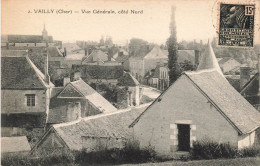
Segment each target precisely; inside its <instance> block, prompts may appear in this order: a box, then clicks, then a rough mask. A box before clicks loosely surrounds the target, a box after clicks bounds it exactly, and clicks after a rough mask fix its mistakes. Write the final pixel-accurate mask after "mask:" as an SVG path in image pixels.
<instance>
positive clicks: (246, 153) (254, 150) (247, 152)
mask: <svg viewBox="0 0 260 166" xmlns="http://www.w3.org/2000/svg"><path fill="white" fill-rule="evenodd" d="M259 155H260V149H259V147H257V146H252V147H246V148H243V149H240V150H239V151H238V156H239V157H255V156H259Z"/></svg>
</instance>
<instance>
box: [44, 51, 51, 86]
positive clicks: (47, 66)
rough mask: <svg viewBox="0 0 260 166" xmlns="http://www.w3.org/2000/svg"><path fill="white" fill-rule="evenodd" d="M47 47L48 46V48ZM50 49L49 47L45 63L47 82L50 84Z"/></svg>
mask: <svg viewBox="0 0 260 166" xmlns="http://www.w3.org/2000/svg"><path fill="white" fill-rule="evenodd" d="M46 49H47V48H46ZM48 56H49V54H48V49H47V54H46V60H45V65H44V69H45V71H44V77H45V82H46V83H47V84H48V85H49V84H50V76H49V69H48V68H49V62H48V61H49V58H48Z"/></svg>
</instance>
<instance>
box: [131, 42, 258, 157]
mask: <svg viewBox="0 0 260 166" xmlns="http://www.w3.org/2000/svg"><path fill="white" fill-rule="evenodd" d="M211 50H212V48H211V46H209V47H208V48H207V50H206V52H207V53H209V54H208V56H209V57H208V58H207V59H209V60H213V62H212V61H209V63H206V62H203V60H205V57H204V58H203V57H202V61H201V63H200V64H204V66H205V67H209V66H210V65H212V66H215V65H216V64H217V61H216V62H214V61H215V60H216V58H215V55H214V52H213V51H212V52H211ZM212 53H213V54H212ZM204 56H205V55H204ZM200 67H203V66H200ZM216 67H217V66H216ZM219 69H220V68H211V69H201V70H199V71H194V72H184V73H183V75H182V76H181V77H180V78H179V79H178V80H177V81H176V82H174V83H173V84H172V85H171V86H170V87H169V88H168V89H167V90H166V91H165V92H164V93H162V94H161V95H160V96H159V97H158V98H157V100H155V101H154V102H153V103H152V104H151V105H150V106H149V107H148V108H147V109H146V110H145V111H144V112H143V113H141V114H140V115H139V117H138V118H137V119H136V120H135V121H134V122H133V123H132V124H131V125H130V127H131V128H133V131H134V137H135V138H136V140H138V141H139V142H140V147H141V148H144V147H147V146H152V147H153V148H154V149H155V151H156V153H157V154H158V155H160V156H167V157H174V156H175V155H177V154H178V152H179V151H189V149H190V147H192V143H193V141H196V140H197V141H199V140H202V139H205V138H207V139H210V140H212V141H215V142H218V143H229V144H230V145H231V146H234V147H237V148H239V149H241V148H243V147H248V146H251V145H253V144H254V143H255V141H256V140H255V135H256V133H255V131H256V129H257V128H259V126H260V114H259V112H258V111H257V110H256V109H255V108H254V107H253V106H252V105H251V104H250V103H248V101H246V100H245V99H244V98H243V97H242V96H241V95H240V94H239V93H238V92H237V91H236V90H235V89H234V88H233V87H232V86H231V85H230V84H229V82H228V81H227V80H226V79H225V78H224V77H223V75H222V73H221V71H220V70H219Z"/></svg>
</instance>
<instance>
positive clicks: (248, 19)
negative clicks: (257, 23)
mask: <svg viewBox="0 0 260 166" xmlns="http://www.w3.org/2000/svg"><path fill="white" fill-rule="evenodd" d="M219 5H220V6H219V12H220V13H219V19H218V24H219V27H218V28H219V29H218V46H223V47H253V43H254V19H255V5H252V4H225V3H219Z"/></svg>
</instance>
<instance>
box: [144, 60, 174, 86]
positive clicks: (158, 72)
mask: <svg viewBox="0 0 260 166" xmlns="http://www.w3.org/2000/svg"><path fill="white" fill-rule="evenodd" d="M145 79H146V80H147V82H146V84H147V85H149V86H152V87H155V88H157V89H159V90H165V89H167V88H168V87H169V68H168V65H167V64H158V65H157V66H156V68H155V69H154V70H151V71H149V72H147V74H146V75H145Z"/></svg>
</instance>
